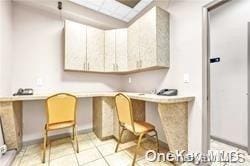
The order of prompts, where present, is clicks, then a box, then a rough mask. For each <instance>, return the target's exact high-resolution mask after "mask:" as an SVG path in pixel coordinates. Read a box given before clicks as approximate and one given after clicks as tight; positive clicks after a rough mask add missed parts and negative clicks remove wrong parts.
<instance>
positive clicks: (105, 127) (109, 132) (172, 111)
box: [0, 92, 194, 151]
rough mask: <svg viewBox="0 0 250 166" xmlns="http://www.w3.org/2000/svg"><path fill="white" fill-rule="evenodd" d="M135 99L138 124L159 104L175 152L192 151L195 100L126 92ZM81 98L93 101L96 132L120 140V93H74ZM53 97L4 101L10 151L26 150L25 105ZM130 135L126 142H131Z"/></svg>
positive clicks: (0, 108) (0, 110) (1, 112)
mask: <svg viewBox="0 0 250 166" xmlns="http://www.w3.org/2000/svg"><path fill="white" fill-rule="evenodd" d="M124 93H125V94H127V95H128V96H129V97H130V98H131V99H132V106H133V109H134V114H135V115H134V116H135V120H145V102H154V103H157V104H158V112H159V115H160V119H161V123H162V126H163V129H164V132H165V136H166V139H167V143H168V146H169V149H170V150H171V151H175V150H187V149H188V103H189V102H192V101H193V100H194V97H193V96H173V97H166V96H157V95H154V94H141V93H130V92H124ZM72 94H74V95H76V96H77V97H78V98H93V130H94V132H95V133H96V135H97V136H98V137H99V138H101V139H105V138H109V137H110V136H114V137H116V138H117V137H118V121H117V115H116V111H114V109H115V106H114V100H113V99H114V96H115V95H116V94H117V92H98V93H96V92H95V93H86V92H84V93H72ZM50 95H52V94H44V95H32V96H11V97H0V116H1V119H2V124H3V132H4V137H5V141H6V144H7V146H8V148H9V149H13V148H16V149H17V150H20V148H21V147H22V101H33V100H45V99H46V98H47V97H48V96H50ZM130 138H131V134H129V133H127V137H126V136H125V139H130Z"/></svg>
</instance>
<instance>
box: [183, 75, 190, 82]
mask: <svg viewBox="0 0 250 166" xmlns="http://www.w3.org/2000/svg"><path fill="white" fill-rule="evenodd" d="M183 80H184V83H189V82H190V77H189V74H188V73H185V74H184V76H183Z"/></svg>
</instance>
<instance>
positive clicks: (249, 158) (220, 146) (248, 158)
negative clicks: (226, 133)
mask: <svg viewBox="0 0 250 166" xmlns="http://www.w3.org/2000/svg"><path fill="white" fill-rule="evenodd" d="M210 149H211V150H224V151H227V152H230V151H238V152H240V153H242V154H244V158H245V162H244V163H225V162H221V163H219V162H216V163H213V164H212V166H250V155H248V153H247V152H246V151H244V150H241V149H239V148H237V147H233V146H230V145H227V144H224V143H222V142H218V141H216V140H213V139H211V140H210Z"/></svg>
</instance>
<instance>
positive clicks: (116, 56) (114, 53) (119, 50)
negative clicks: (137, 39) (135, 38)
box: [105, 28, 128, 72]
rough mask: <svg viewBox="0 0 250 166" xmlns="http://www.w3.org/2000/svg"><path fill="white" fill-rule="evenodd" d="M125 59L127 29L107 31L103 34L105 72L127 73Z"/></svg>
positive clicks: (126, 57) (126, 56)
mask: <svg viewBox="0 0 250 166" xmlns="http://www.w3.org/2000/svg"><path fill="white" fill-rule="evenodd" d="M127 59H128V54H127V29H125V28H124V29H114V30H107V31H106V32H105V71H106V72H117V71H120V72H123V71H127V70H128V66H127V64H128V63H127Z"/></svg>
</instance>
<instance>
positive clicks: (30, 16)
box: [8, 4, 121, 141]
mask: <svg viewBox="0 0 250 166" xmlns="http://www.w3.org/2000/svg"><path fill="white" fill-rule="evenodd" d="M13 10H14V12H13V16H14V18H13V19H14V20H13V22H14V29H13V32H14V34H13V61H12V63H10V64H11V65H12V68H13V74H12V75H11V76H8V78H11V79H12V81H11V91H12V92H15V91H16V90H17V89H18V88H20V87H30V88H33V89H34V90H35V93H47V92H55V91H68V92H89V91H90V92H93V91H117V90H120V89H121V80H120V76H116V75H108V74H107V75H105V74H87V73H82V72H65V71H63V56H64V52H63V48H64V46H63V43H64V42H63V23H62V21H61V20H60V19H59V17H58V16H56V15H54V14H50V13H47V12H44V11H42V10H37V9H33V8H31V7H28V6H24V5H20V4H15V5H14V8H13ZM39 78H41V79H42V82H43V85H39V84H37V79H39ZM79 102H80V103H79V107H78V108H79V109H78V110H81V111H78V118H79V119H78V120H79V124H78V125H79V128H80V129H87V128H91V127H92V100H91V99H83V100H80V101H79ZM23 111H24V119H23V123H24V141H28V140H32V139H36V138H41V136H42V129H43V125H44V124H45V114H44V101H36V102H24V105H23Z"/></svg>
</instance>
